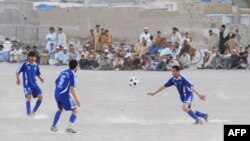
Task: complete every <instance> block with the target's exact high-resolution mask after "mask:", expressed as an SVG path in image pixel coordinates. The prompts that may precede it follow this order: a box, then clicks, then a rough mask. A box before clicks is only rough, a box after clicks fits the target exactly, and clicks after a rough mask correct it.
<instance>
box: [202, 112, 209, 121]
mask: <svg viewBox="0 0 250 141" xmlns="http://www.w3.org/2000/svg"><path fill="white" fill-rule="evenodd" d="M203 118H204V120H205V122H208V114H205V116H204V117H203Z"/></svg>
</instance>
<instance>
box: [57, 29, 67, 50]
mask: <svg viewBox="0 0 250 141" xmlns="http://www.w3.org/2000/svg"><path fill="white" fill-rule="evenodd" d="M66 40H67V37H66V35H65V34H64V33H63V29H62V28H61V27H60V28H59V29H58V33H57V46H58V47H59V46H62V47H66V46H67V43H66Z"/></svg>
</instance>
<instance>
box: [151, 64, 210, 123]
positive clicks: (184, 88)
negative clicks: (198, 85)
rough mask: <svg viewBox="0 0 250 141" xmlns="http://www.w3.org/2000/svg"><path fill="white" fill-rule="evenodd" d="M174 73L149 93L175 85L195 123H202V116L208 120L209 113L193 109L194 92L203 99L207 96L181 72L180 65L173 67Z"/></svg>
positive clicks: (184, 107) (185, 109)
mask: <svg viewBox="0 0 250 141" xmlns="http://www.w3.org/2000/svg"><path fill="white" fill-rule="evenodd" d="M172 74H173V77H172V78H170V79H169V80H168V81H167V82H166V83H165V84H164V85H163V86H161V87H160V88H159V89H158V90H157V91H155V92H153V93H148V95H151V96H153V95H155V94H157V93H158V92H160V91H162V90H164V89H165V88H167V87H170V86H173V85H175V87H176V88H177V90H178V92H179V94H180V99H181V101H182V103H183V106H182V108H183V110H184V111H185V112H187V113H188V114H189V115H190V116H191V117H192V118H193V119H194V120H195V124H202V121H201V120H200V118H204V119H205V121H206V122H207V120H208V114H205V113H202V112H199V111H195V112H194V111H193V110H192V109H191V104H192V100H193V92H194V93H195V94H197V95H198V97H199V98H200V99H201V100H206V96H205V95H202V94H200V93H199V92H198V91H197V90H196V89H195V88H194V85H193V84H192V83H190V82H189V81H188V80H187V79H186V78H185V77H184V76H182V75H181V74H180V67H179V66H173V67H172Z"/></svg>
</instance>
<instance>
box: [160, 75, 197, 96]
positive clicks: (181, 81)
mask: <svg viewBox="0 0 250 141" xmlns="http://www.w3.org/2000/svg"><path fill="white" fill-rule="evenodd" d="M173 85H175V87H176V88H177V90H178V92H179V94H180V97H181V99H183V98H184V97H185V96H186V95H192V94H193V92H192V90H191V87H192V86H193V84H192V83H191V82H189V81H188V80H187V79H186V78H185V77H183V76H180V77H179V78H178V79H176V78H175V77H172V78H170V79H169V80H168V81H167V82H166V83H165V84H164V86H165V87H170V86H173Z"/></svg>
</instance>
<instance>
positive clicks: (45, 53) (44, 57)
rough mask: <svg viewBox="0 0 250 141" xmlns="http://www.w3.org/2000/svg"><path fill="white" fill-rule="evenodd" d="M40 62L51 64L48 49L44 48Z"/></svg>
mask: <svg viewBox="0 0 250 141" xmlns="http://www.w3.org/2000/svg"><path fill="white" fill-rule="evenodd" d="M40 64H41V65H48V64H49V51H48V50H47V49H44V50H43V52H42V53H41V55H40Z"/></svg>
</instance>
